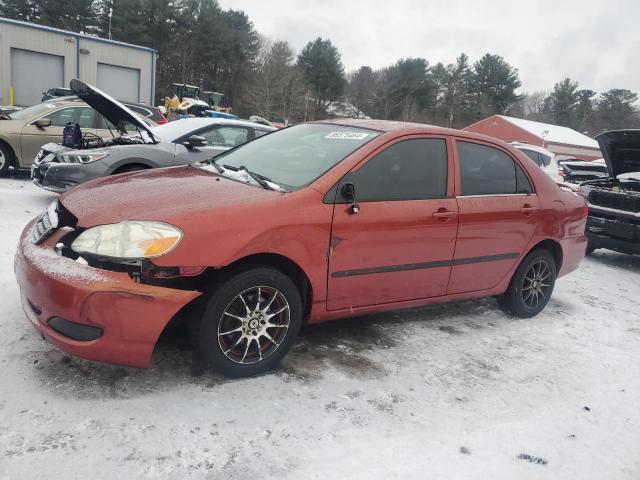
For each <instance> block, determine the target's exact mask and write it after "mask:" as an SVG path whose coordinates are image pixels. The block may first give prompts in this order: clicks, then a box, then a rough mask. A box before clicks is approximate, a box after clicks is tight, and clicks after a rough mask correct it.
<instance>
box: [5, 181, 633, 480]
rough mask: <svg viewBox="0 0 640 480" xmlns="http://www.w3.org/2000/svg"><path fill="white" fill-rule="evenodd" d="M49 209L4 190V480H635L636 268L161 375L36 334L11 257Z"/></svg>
mask: <svg viewBox="0 0 640 480" xmlns="http://www.w3.org/2000/svg"><path fill="white" fill-rule="evenodd" d="M53 198H54V195H52V194H48V193H46V192H44V191H42V190H40V189H38V188H37V187H35V186H34V185H32V184H31V182H30V181H29V179H28V178H27V177H23V176H19V177H12V178H8V179H7V178H5V179H0V219H2V228H1V230H0V292H2V296H3V298H2V302H1V303H0V365H1V368H2V372H3V375H2V383H1V385H2V386H1V387H0V392H1V393H0V478H3V479H4V478H7V479H22V478H44V477H46V478H87V477H90V478H96V479H98V478H116V477H118V476H120V477H121V478H212V479H213V478H216V479H217V478H224V479H245V478H295V479H301V478H431V479H437V478H445V477H446V478H458V479H462V478H518V479H526V478H557V479H566V478H615V479H627V478H628V479H636V478H638V472H639V471H640V456H639V455H638V444H639V443H640V410H639V409H638V405H639V404H640V313H639V311H638V292H639V287H638V285H639V282H640V258H638V257H630V256H625V255H620V254H617V253H613V252H609V251H597V252H596V253H595V254H594V255H593V256H591V257H589V258H587V259H585V260H584V262H583V264H582V266H581V268H580V269H579V270H578V271H577V272H574V273H572V274H571V275H569V276H568V277H565V278H563V279H561V280H560V281H559V282H558V284H557V285H556V291H555V293H554V296H553V298H552V300H551V302H550V303H549V305H548V306H547V308H546V310H545V311H544V312H543V313H542V314H541V315H539V316H538V317H536V318H533V319H530V320H515V319H512V318H510V317H508V316H506V315H505V314H504V313H502V312H501V311H500V310H498V309H497V307H496V303H495V301H494V300H493V299H482V300H476V301H466V302H459V303H451V304H445V305H436V306H429V307H424V308H419V309H413V310H405V311H401V312H395V313H384V314H377V315H370V316H366V317H361V318H356V319H351V320H345V321H336V322H333V323H329V324H324V325H319V326H312V327H307V328H306V329H304V330H303V332H302V335H301V337H300V339H299V340H298V341H297V343H296V344H295V346H294V348H293V351H292V352H291V353H290V354H289V355H288V356H287V357H286V358H285V361H284V362H283V365H282V366H281V367H280V368H279V369H278V370H277V371H276V372H274V373H271V374H267V375H264V376H261V377H257V378H250V379H244V380H227V379H223V378H222V377H219V376H217V375H214V374H211V373H210V372H208V371H207V370H206V369H205V368H204V366H203V364H202V362H201V361H200V360H199V358H198V357H197V356H196V355H195V353H194V352H193V351H192V350H191V349H190V347H189V346H188V342H187V341H186V339H185V338H184V336H183V335H182V333H181V332H180V331H176V332H171V333H169V334H167V335H165V337H164V338H163V339H162V341H161V343H160V345H159V346H158V348H157V349H156V352H155V354H154V364H153V367H152V368H151V369H150V370H139V369H134V368H126V367H120V366H111V365H104V364H97V363H92V362H88V361H83V360H80V359H76V358H70V357H68V356H66V355H65V354H64V353H62V352H60V351H59V350H57V349H56V348H54V347H53V346H51V345H49V344H47V343H45V342H44V341H43V340H41V339H40V337H39V336H37V335H36V333H35V331H34V330H33V329H32V328H31V326H30V325H29V324H28V322H27V320H26V318H25V316H24V314H23V312H22V310H21V307H20V302H19V295H18V289H17V286H16V283H15V280H14V276H13V254H14V251H15V247H16V243H17V240H18V236H19V234H20V232H21V230H22V228H23V227H24V225H25V224H26V223H27V222H28V221H29V220H30V219H31V218H33V217H34V216H35V215H36V214H37V213H38V212H40V211H41V210H42V209H43V208H44V207H45V206H46V205H47V204H48V203H49V202H50V201H51V200H52V199H53Z"/></svg>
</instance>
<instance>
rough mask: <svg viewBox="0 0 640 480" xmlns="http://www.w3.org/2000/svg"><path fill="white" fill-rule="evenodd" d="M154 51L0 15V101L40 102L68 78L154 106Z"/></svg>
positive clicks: (65, 83) (122, 98)
mask: <svg viewBox="0 0 640 480" xmlns="http://www.w3.org/2000/svg"><path fill="white" fill-rule="evenodd" d="M155 70H156V51H155V50H153V49H151V48H146V47H141V46H139V45H131V44H128V43H122V42H116V41H113V40H106V39H104V38H97V37H93V36H90V35H84V34H80V33H74V32H68V31H66V30H59V29H57V28H50V27H44V26H41V25H35V24H33V23H26V22H20V21H17V20H9V19H6V18H0V105H2V104H4V105H8V104H9V103H10V100H11V98H10V91H11V89H13V103H14V104H15V105H19V106H27V105H33V104H35V103H39V102H40V99H41V98H42V92H45V91H46V90H48V89H49V88H53V87H67V88H68V86H69V82H70V81H71V79H72V78H79V79H80V80H82V81H84V82H86V83H90V84H92V85H96V86H97V87H98V88H100V89H101V90H104V91H105V92H107V93H109V94H110V95H111V96H113V97H115V98H117V99H119V100H123V101H127V102H140V103H148V104H153V100H154V95H155Z"/></svg>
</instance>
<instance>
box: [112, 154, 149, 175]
mask: <svg viewBox="0 0 640 480" xmlns="http://www.w3.org/2000/svg"><path fill="white" fill-rule="evenodd" d="M131 166H140V167H144V168H157V167H158V165H156V164H155V163H154V162H152V161H151V160H148V159H146V158H139V157H135V158H126V159H123V160H119V161H118V162H117V163H114V164H113V165H112V166H111V171H110V172H109V175H114V174H115V173H116V172H117V171H118V170H122V169H123V168H126V167H131Z"/></svg>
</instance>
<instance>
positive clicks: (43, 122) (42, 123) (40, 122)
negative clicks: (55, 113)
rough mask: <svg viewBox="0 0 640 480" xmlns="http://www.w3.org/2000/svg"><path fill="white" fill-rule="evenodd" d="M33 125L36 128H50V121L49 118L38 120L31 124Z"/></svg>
mask: <svg viewBox="0 0 640 480" xmlns="http://www.w3.org/2000/svg"><path fill="white" fill-rule="evenodd" d="M33 124H34V125H35V126H36V127H38V128H44V127H50V126H51V119H49V118H40V119H38V120H36V121H35V122H33Z"/></svg>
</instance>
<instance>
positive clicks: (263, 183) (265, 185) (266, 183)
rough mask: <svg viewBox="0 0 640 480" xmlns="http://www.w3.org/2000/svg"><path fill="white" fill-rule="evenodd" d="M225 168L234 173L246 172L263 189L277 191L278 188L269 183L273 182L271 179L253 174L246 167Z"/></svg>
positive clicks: (227, 166)
mask: <svg viewBox="0 0 640 480" xmlns="http://www.w3.org/2000/svg"><path fill="white" fill-rule="evenodd" d="M212 163H214V164H215V163H216V162H212ZM216 166H219V165H216ZM223 166H224V168H227V169H229V170H232V171H234V172H240V171H243V172H246V173H247V175H249V176H250V177H251V178H252V179H253V180H254V181H255V182H256V183H257V184H258V185H260V186H261V187H262V188H266V189H267V190H276V188H274V187H273V186H271V184H270V183H269V182H270V181H271V179H270V178H267V177H265V176H264V175H260V174H258V173H255V172H252V171H251V170H249V169H248V168H247V167H245V166H244V165H240V166H239V167H232V166H231V165H223Z"/></svg>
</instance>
